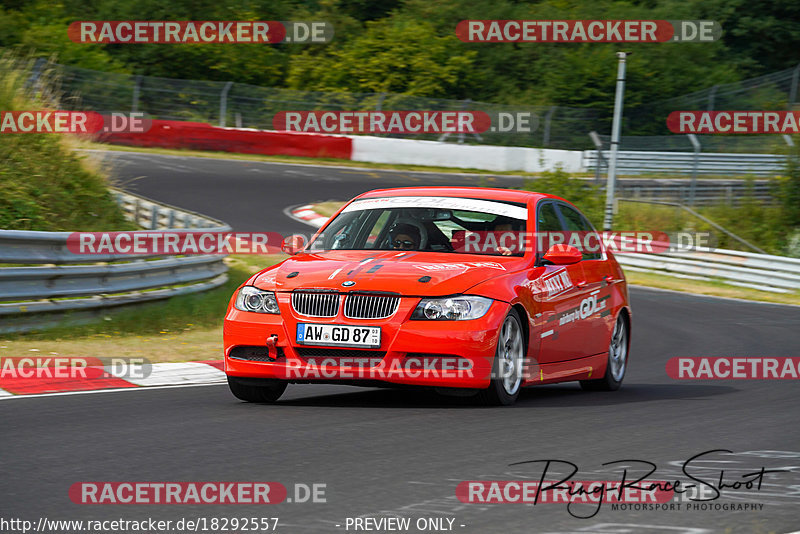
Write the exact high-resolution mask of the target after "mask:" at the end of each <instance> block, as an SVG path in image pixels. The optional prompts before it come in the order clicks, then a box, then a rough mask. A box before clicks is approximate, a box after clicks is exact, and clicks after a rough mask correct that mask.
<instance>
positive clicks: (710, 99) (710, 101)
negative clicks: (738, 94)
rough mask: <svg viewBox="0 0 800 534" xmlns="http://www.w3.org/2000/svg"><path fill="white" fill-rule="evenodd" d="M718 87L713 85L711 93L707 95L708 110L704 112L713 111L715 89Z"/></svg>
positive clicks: (715, 95)
mask: <svg viewBox="0 0 800 534" xmlns="http://www.w3.org/2000/svg"><path fill="white" fill-rule="evenodd" d="M718 87H719V85H715V86H714V87H712V88H711V91H709V93H708V109H707V110H706V111H714V100H715V99H716V97H717V88H718Z"/></svg>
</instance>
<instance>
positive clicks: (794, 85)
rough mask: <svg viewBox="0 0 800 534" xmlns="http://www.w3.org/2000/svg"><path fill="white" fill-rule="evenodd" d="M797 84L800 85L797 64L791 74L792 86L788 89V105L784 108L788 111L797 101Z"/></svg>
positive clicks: (799, 66)
mask: <svg viewBox="0 0 800 534" xmlns="http://www.w3.org/2000/svg"><path fill="white" fill-rule="evenodd" d="M798 83H800V63H798V64H797V66H796V67H795V68H794V72H793V73H792V86H791V87H790V88H789V103H788V104H787V106H786V108H787V109H789V110H790V111H791V109H792V108H793V107H794V101H795V100H797V84H798Z"/></svg>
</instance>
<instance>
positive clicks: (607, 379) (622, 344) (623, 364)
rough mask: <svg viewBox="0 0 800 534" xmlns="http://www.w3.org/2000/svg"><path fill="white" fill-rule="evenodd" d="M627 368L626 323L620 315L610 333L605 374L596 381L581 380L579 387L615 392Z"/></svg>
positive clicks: (588, 389)
mask: <svg viewBox="0 0 800 534" xmlns="http://www.w3.org/2000/svg"><path fill="white" fill-rule="evenodd" d="M627 367H628V321H627V320H626V319H625V317H624V316H623V315H622V314H620V316H619V317H617V322H616V324H615V325H614V331H613V332H612V333H611V342H610V343H609V346H608V364H607V365H606V374H605V375H604V376H603V378H598V379H596V380H581V387H582V388H583V389H585V390H587V391H616V390H618V389H619V387H620V386H621V385H622V379H623V378H625V370H626V369H627Z"/></svg>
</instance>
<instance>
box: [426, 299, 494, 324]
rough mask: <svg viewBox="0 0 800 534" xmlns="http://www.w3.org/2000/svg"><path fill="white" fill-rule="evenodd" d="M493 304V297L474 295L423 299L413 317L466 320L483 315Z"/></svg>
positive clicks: (429, 319) (428, 319) (435, 319)
mask: <svg viewBox="0 0 800 534" xmlns="http://www.w3.org/2000/svg"><path fill="white" fill-rule="evenodd" d="M491 305H492V299H487V298H486V297H478V296H474V295H461V296H456V297H444V298H438V299H422V300H421V301H420V303H419V304H417V309H415V310H414V313H413V314H412V315H411V318H412V319H416V320H422V321H426V320H427V321H466V320H468V319H478V318H480V317H483V316H484V315H486V312H487V311H489V306H491Z"/></svg>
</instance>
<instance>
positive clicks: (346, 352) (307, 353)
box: [294, 347, 386, 360]
mask: <svg viewBox="0 0 800 534" xmlns="http://www.w3.org/2000/svg"><path fill="white" fill-rule="evenodd" d="M294 350H296V351H297V354H298V356H300V357H301V358H303V359H307V358H333V359H334V360H339V359H342V358H370V359H382V358H383V357H384V356H386V351H382V350H351V349H323V348H319V347H295V349H294Z"/></svg>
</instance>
